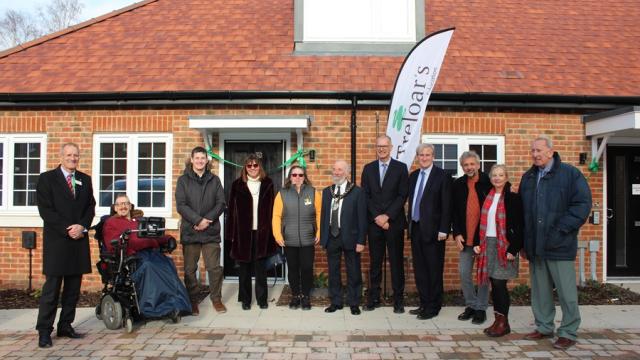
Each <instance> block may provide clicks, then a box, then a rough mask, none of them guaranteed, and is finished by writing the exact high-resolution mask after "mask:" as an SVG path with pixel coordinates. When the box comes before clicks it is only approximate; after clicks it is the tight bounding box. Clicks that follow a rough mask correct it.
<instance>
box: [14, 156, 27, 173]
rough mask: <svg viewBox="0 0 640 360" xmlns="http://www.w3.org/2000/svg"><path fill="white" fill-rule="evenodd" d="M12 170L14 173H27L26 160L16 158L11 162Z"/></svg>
mask: <svg viewBox="0 0 640 360" xmlns="http://www.w3.org/2000/svg"><path fill="white" fill-rule="evenodd" d="M13 172H14V173H16V174H26V173H27V160H18V159H16V160H15V162H14V163H13Z"/></svg>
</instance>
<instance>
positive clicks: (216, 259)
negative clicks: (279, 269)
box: [176, 146, 227, 315]
mask: <svg viewBox="0 0 640 360" xmlns="http://www.w3.org/2000/svg"><path fill="white" fill-rule="evenodd" d="M176 207H177V210H178V213H179V214H180V216H181V217H182V221H181V222H180V242H181V243H182V253H183V255H184V284H185V285H186V287H187V290H188V291H189V297H190V298H191V310H192V314H193V315H198V314H199V313H200V309H199V308H198V303H197V302H196V295H197V293H198V279H197V278H196V272H197V270H198V262H199V261H200V254H202V257H203V258H204V264H205V267H206V269H207V272H208V274H209V288H210V289H211V293H210V297H211V303H212V304H213V308H214V310H216V312H218V313H225V312H227V308H226V307H225V306H224V304H223V303H222V278H223V277H224V271H223V269H222V265H220V215H222V213H223V212H224V210H225V209H226V207H227V206H226V201H225V199H224V189H223V188H222V183H221V182H220V178H219V177H218V176H216V175H215V174H213V173H212V172H211V166H210V163H209V159H208V157H207V150H205V148H203V147H202V146H196V147H195V148H193V150H191V158H190V161H189V164H188V165H187V166H186V168H185V170H184V174H182V176H180V177H179V178H178V183H177V185H176Z"/></svg>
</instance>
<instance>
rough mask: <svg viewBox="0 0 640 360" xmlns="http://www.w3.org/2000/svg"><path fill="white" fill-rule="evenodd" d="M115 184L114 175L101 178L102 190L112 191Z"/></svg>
mask: <svg viewBox="0 0 640 360" xmlns="http://www.w3.org/2000/svg"><path fill="white" fill-rule="evenodd" d="M112 184H113V176H112V175H107V176H100V187H99V189H100V190H111V189H112V188H113V187H112Z"/></svg>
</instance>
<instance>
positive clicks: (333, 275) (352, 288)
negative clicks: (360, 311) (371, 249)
mask: <svg viewBox="0 0 640 360" xmlns="http://www.w3.org/2000/svg"><path fill="white" fill-rule="evenodd" d="M343 255H344V262H345V267H346V268H347V303H348V304H349V306H356V305H360V296H361V294H362V273H361V270H360V253H357V252H356V250H355V249H345V248H344V245H343V242H342V234H340V235H338V236H337V237H333V235H330V236H329V243H328V244H327V262H328V265H329V297H330V298H331V303H332V304H334V305H339V306H342V278H341V276H342V272H341V271H340V268H341V266H342V264H341V261H342V256H343Z"/></svg>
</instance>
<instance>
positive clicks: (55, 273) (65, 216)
mask: <svg viewBox="0 0 640 360" xmlns="http://www.w3.org/2000/svg"><path fill="white" fill-rule="evenodd" d="M60 155H61V159H60V160H61V161H60V166H58V167H57V168H55V169H53V170H50V171H47V172H44V173H42V174H40V177H39V179H38V184H37V186H36V196H37V203H38V211H39V212H40V217H42V220H43V222H44V227H43V229H42V232H43V247H42V260H43V261H42V272H43V273H44V275H45V276H46V280H45V283H44V285H43V286H42V295H41V296H40V306H39V308H38V322H37V324H36V330H38V334H39V338H38V346H40V347H43V348H46V347H51V346H52V345H53V344H52V341H51V332H52V331H53V322H54V320H55V318H56V310H57V307H58V300H59V299H60V303H61V305H62V311H61V312H60V318H59V319H58V331H57V336H58V337H68V338H73V339H75V338H81V337H83V335H82V334H79V333H77V332H75V330H74V329H73V328H72V327H71V323H72V322H73V320H74V318H75V315H76V304H77V302H78V298H79V296H80V285H81V284H82V275H83V274H87V273H90V272H91V256H90V254H89V237H88V235H87V230H88V229H89V227H90V226H91V222H92V221H93V216H94V215H95V206H96V201H95V199H94V198H93V187H92V186H91V177H89V175H87V174H85V173H82V172H80V171H78V170H77V167H78V162H79V161H80V152H79V149H78V145H76V144H73V143H67V144H64V145H63V146H62V149H61V150H60ZM63 284H64V290H63V291H62V297H61V298H60V289H61V287H62V286H63Z"/></svg>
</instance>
